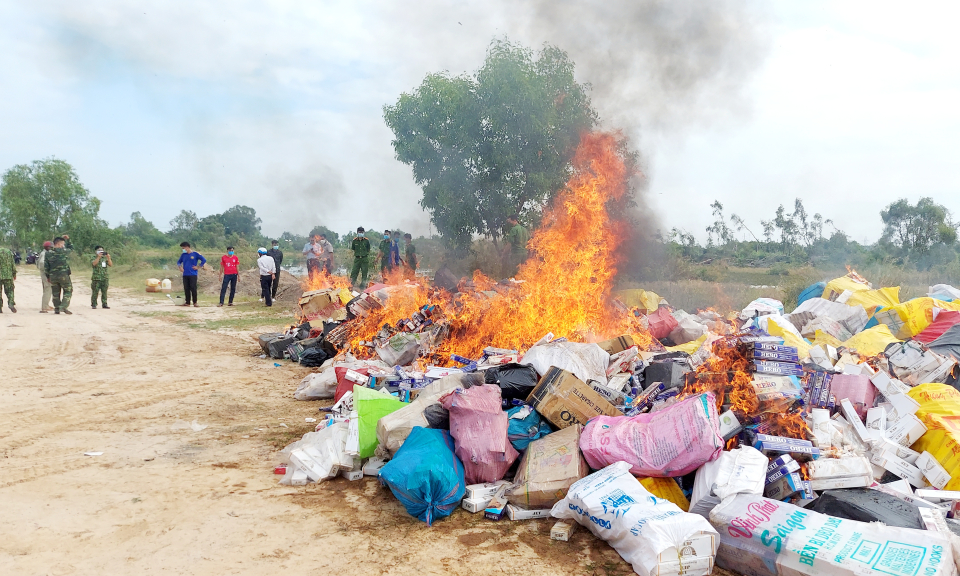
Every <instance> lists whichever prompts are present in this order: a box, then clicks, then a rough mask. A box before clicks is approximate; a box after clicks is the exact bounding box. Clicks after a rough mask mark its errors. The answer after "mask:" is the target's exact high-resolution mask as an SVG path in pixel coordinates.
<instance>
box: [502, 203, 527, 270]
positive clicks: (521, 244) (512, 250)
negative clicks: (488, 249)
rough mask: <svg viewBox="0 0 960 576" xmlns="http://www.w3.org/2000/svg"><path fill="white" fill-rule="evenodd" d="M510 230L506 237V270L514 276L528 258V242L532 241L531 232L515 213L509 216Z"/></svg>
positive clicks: (504, 258) (504, 257)
mask: <svg viewBox="0 0 960 576" xmlns="http://www.w3.org/2000/svg"><path fill="white" fill-rule="evenodd" d="M507 223H508V224H509V225H510V231H509V232H507V235H506V236H505V237H504V240H506V246H505V247H504V255H503V262H504V270H505V274H506V275H507V276H513V275H514V274H516V273H517V269H518V268H520V264H523V262H524V260H526V259H527V243H528V242H530V232H529V231H528V230H527V229H526V228H525V227H524V226H523V225H522V224H520V220H519V217H518V216H516V215H514V216H510V217H509V218H507Z"/></svg>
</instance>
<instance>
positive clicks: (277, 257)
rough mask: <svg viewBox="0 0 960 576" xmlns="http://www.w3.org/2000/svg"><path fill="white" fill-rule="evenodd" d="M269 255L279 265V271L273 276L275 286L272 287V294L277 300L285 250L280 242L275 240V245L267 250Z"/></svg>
mask: <svg viewBox="0 0 960 576" xmlns="http://www.w3.org/2000/svg"><path fill="white" fill-rule="evenodd" d="M267 256H269V257H271V258H273V263H274V264H276V265H277V273H276V274H275V275H274V276H273V287H272V288H271V289H270V295H271V296H273V298H274V300H276V298H277V289H278V288H280V265H281V264H283V251H281V250H280V242H278V241H277V240H274V241H273V247H272V248H270V249H269V250H267Z"/></svg>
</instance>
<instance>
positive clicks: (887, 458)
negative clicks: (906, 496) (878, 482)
mask: <svg viewBox="0 0 960 576" xmlns="http://www.w3.org/2000/svg"><path fill="white" fill-rule="evenodd" d="M870 461H871V462H873V463H874V464H876V465H877V466H881V467H883V468H884V469H886V470H887V471H888V472H890V473H892V474H894V475H896V476H898V477H900V478H903V479H904V480H906V481H907V482H909V483H910V484H911V485H913V486H916V487H917V488H926V487H927V486H928V483H927V481H926V479H924V477H923V473H922V472H920V469H919V468H917V467H916V466H914V465H913V464H910V463H908V462H907V461H906V460H903V459H902V458H897V457H896V455H894V454H893V453H891V452H887V451H883V452H879V453H876V452H875V453H874V455H873V457H871V458H870Z"/></svg>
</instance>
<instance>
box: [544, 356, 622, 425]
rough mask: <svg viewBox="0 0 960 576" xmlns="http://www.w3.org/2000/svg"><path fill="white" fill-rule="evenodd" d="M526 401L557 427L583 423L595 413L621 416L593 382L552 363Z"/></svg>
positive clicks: (597, 414) (596, 414) (595, 414)
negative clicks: (594, 387) (597, 390)
mask: <svg viewBox="0 0 960 576" xmlns="http://www.w3.org/2000/svg"><path fill="white" fill-rule="evenodd" d="M527 402H528V403H529V404H531V405H532V406H533V407H534V408H535V409H536V410H537V412H539V413H540V414H541V415H542V416H543V417H544V418H546V419H547V420H549V421H550V423H551V424H553V425H554V426H556V427H557V428H561V429H562V428H566V427H567V426H572V425H574V424H579V425H581V426H583V425H585V424H586V423H587V420H589V419H591V418H593V417H594V416H620V415H621V414H620V411H619V410H617V408H616V407H615V406H614V405H613V404H611V403H609V402H607V401H606V400H605V399H604V398H603V397H602V396H600V395H599V394H597V392H596V391H595V390H594V389H593V387H592V386H590V385H589V384H587V383H586V382H584V381H583V380H581V379H579V378H577V377H576V376H574V375H573V374H572V373H570V372H567V371H566V370H561V369H560V368H557V367H556V366H552V367H551V368H550V369H549V370H547V372H546V374H544V375H543V378H541V379H540V382H539V383H538V384H537V387H536V388H534V389H533V391H532V392H530V396H528V397H527Z"/></svg>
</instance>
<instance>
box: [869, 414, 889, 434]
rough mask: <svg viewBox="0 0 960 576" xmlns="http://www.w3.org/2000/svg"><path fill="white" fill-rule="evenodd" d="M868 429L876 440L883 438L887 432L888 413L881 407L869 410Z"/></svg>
mask: <svg viewBox="0 0 960 576" xmlns="http://www.w3.org/2000/svg"><path fill="white" fill-rule="evenodd" d="M866 428H867V430H868V431H869V433H870V434H873V437H874V438H881V437H882V436H883V435H884V434H885V433H886V431H887V411H886V410H884V409H883V408H879V407H877V408H870V409H868V410H867V423H866Z"/></svg>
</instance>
